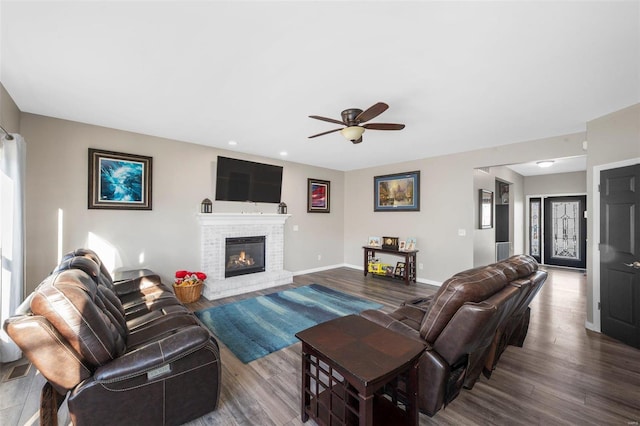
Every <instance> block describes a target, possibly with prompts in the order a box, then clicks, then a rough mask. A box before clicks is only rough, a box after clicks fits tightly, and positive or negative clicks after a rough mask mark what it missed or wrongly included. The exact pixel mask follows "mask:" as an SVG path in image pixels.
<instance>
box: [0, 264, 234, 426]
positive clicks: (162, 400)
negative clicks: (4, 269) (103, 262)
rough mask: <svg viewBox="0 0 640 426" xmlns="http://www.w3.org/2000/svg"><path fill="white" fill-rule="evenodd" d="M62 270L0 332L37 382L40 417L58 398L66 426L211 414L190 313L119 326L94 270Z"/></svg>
mask: <svg viewBox="0 0 640 426" xmlns="http://www.w3.org/2000/svg"><path fill="white" fill-rule="evenodd" d="M65 262H68V263H67V264H66V265H62V264H61V265H59V267H58V268H56V271H55V272H53V273H52V274H51V275H50V276H49V277H47V278H46V279H45V280H44V281H43V282H42V283H41V284H40V285H39V286H38V287H37V288H36V290H35V291H34V292H33V293H32V294H31V295H30V296H29V297H28V298H27V299H26V300H25V301H24V302H23V304H22V305H21V306H20V307H19V309H18V311H17V312H16V314H15V315H14V316H13V317H11V318H9V319H8V320H7V321H6V322H5V324H4V327H5V330H6V331H7V334H8V335H9V336H10V337H11V338H12V339H13V340H14V341H15V342H16V344H17V345H18V346H19V347H20V348H21V350H22V351H23V353H24V354H25V356H26V357H27V358H28V359H29V360H30V361H31V362H32V363H33V364H34V365H35V366H36V368H37V369H38V370H39V371H40V373H41V374H42V375H43V376H44V377H45V378H46V379H47V385H45V388H44V389H43V401H42V406H43V407H45V406H51V405H59V404H60V403H61V401H62V399H63V398H64V396H65V395H66V394H67V393H68V394H69V398H68V407H69V413H70V415H71V419H72V421H73V423H74V424H76V425H84V424H86V425H100V424H111V425H112V424H171V425H173V424H182V423H185V422H187V421H189V420H192V419H194V418H197V417H200V416H202V415H204V414H206V413H208V412H210V411H212V410H214V409H215V408H216V406H217V403H218V399H219V394H220V377H221V371H220V370H221V366H220V354H219V349H218V344H217V342H216V341H215V339H214V338H213V337H212V336H211V335H210V333H209V332H208V330H207V329H206V328H204V327H202V326H201V325H200V323H199V322H198V321H197V319H196V318H195V317H194V316H193V315H192V314H191V313H189V312H179V313H178V312H176V313H174V314H173V315H162V316H159V317H156V318H155V319H154V318H150V319H148V320H147V321H145V323H144V324H142V323H139V321H138V320H139V319H140V317H134V318H131V319H127V318H126V317H125V315H124V309H123V307H122V304H121V303H119V298H118V297H117V296H116V294H115V293H114V292H112V291H111V290H110V289H109V287H108V286H106V285H103V283H102V280H101V277H100V275H101V274H100V267H99V265H98V264H96V263H95V262H93V261H91V260H89V258H87V257H85V256H79V257H78V256H76V257H75V258H72V259H67V260H66V261H65ZM63 263H64V262H63ZM172 306H173V305H172ZM147 313H148V314H149V313H153V312H152V311H148V312H147ZM132 325H135V326H132ZM47 398H49V399H51V398H52V399H54V400H55V404H52V403H51V401H47V400H46V399H47ZM42 411H43V410H41V416H42V415H46V414H47V413H42ZM42 423H43V424H44V423H45V421H44V420H43V421H42Z"/></svg>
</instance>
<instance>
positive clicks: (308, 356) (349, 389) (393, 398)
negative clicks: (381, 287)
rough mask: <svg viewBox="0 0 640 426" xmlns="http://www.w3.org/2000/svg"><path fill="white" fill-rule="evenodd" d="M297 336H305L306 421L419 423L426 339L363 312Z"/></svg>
mask: <svg viewBox="0 0 640 426" xmlns="http://www.w3.org/2000/svg"><path fill="white" fill-rule="evenodd" d="M296 337H297V338H298V339H300V340H301V341H302V391H301V419H302V421H303V422H306V421H307V420H308V419H309V417H311V418H313V419H314V420H315V421H316V422H317V423H318V424H321V425H347V424H349V425H353V424H356V425H373V424H380V425H393V424H399V425H417V424H418V360H419V358H420V355H421V354H422V353H423V351H424V348H425V345H424V344H423V343H421V342H419V341H417V340H413V339H410V338H408V337H406V336H403V335H402V334H399V333H396V332H393V331H391V330H387V329H386V328H384V327H382V326H380V325H378V324H376V323H374V322H371V321H369V320H367V319H365V318H362V317H360V316H357V315H349V316H346V317H341V318H336V319H334V320H331V321H328V322H325V323H322V324H318V325H316V326H314V327H311V328H308V329H306V330H303V331H301V332H299V333H297V334H296ZM400 383H403V384H404V385H403V386H398V385H399V384H400ZM385 385H386V387H385ZM383 388H385V389H384V390H385V392H384V393H383V392H382V391H383Z"/></svg>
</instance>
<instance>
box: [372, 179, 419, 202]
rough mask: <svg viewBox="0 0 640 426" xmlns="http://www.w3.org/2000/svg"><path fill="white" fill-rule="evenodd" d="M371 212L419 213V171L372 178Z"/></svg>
mask: <svg viewBox="0 0 640 426" xmlns="http://www.w3.org/2000/svg"><path fill="white" fill-rule="evenodd" d="M373 211H375V212H401V211H405V212H406V211H414V212H417V211H420V171H419V170H416V171H413V172H406V173H395V174H392V175H382V176H374V177H373Z"/></svg>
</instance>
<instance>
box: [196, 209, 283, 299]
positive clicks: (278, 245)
mask: <svg viewBox="0 0 640 426" xmlns="http://www.w3.org/2000/svg"><path fill="white" fill-rule="evenodd" d="M290 216H291V215H288V214H276V213H266V214H265V213H263V214H259V213H200V214H198V221H199V223H200V239H201V242H200V248H201V250H200V256H201V258H200V264H201V270H202V271H203V272H204V273H206V274H207V277H208V278H207V280H206V281H205V286H204V290H203V295H204V297H206V298H207V299H209V300H213V299H219V298H222V297H227V296H233V295H236V294H241V293H247V292H251V291H256V290H262V289H265V288H269V287H275V286H278V285H284V284H289V283H291V282H292V280H293V274H292V273H291V272H289V271H285V270H284V224H285V222H286V220H287V219H288V218H289V217H290ZM262 235H264V236H265V271H264V272H257V273H254V274H247V275H240V276H236V277H228V278H225V276H224V267H225V262H226V259H225V240H226V238H236V237H251V236H262Z"/></svg>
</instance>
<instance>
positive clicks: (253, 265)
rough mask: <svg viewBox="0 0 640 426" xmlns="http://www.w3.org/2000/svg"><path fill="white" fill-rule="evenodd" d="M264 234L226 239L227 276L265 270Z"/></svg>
mask: <svg viewBox="0 0 640 426" xmlns="http://www.w3.org/2000/svg"><path fill="white" fill-rule="evenodd" d="M264 243H265V237H264V236H256V237H239V238H226V239H225V259H226V264H225V268H224V276H225V278H229V277H236V276H238V275H246V274H254V273H256V272H264V270H265V268H264V267H265V264H264Z"/></svg>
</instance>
